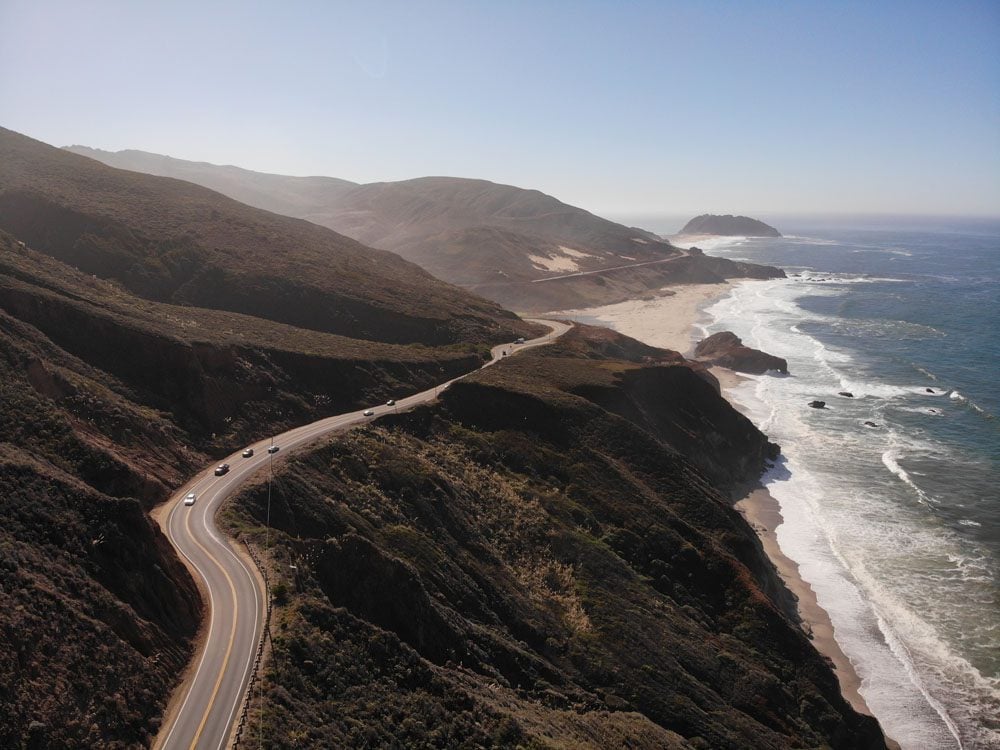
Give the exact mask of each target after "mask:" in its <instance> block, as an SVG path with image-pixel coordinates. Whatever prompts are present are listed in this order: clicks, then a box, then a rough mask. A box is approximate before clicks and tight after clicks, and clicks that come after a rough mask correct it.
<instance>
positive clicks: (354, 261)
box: [0, 129, 529, 344]
mask: <svg viewBox="0 0 1000 750" xmlns="http://www.w3.org/2000/svg"><path fill="white" fill-rule="evenodd" d="M0 229H4V230H6V231H8V232H9V233H10V234H12V235H14V236H15V237H17V238H18V239H20V240H23V241H24V242H26V243H28V244H29V245H30V246H31V247H32V248H33V249H35V250H38V251H40V252H43V253H46V254H48V255H51V256H52V257H54V258H57V259H58V260H61V261H63V262H65V263H68V264H70V265H72V266H75V267H77V268H79V269H81V270H82V271H86V272H88V273H92V274H95V275H97V276H98V277H100V278H108V279H114V280H116V281H118V282H120V283H121V284H123V285H124V286H125V287H126V288H127V289H128V290H129V291H131V292H133V293H135V294H137V295H138V296H141V297H144V298H146V299H152V300H157V301H161V302H172V303H176V304H189V305H194V306H199V307H207V308H213V309H219V310H228V311H231V312H240V313H245V314H251V315H255V316H257V317H262V318H268V319H270V320H274V321H277V322H282V323H287V324H290V325H295V326H298V327H301V328H309V329H312V330H317V331H324V332H328V333H336V334H340V335H344V336H350V337H353V338H361V339H369V340H375V341H387V342H393V343H412V342H420V343H426V344H447V343H455V342H461V341H484V342H485V341H499V340H503V339H505V338H507V337H508V336H509V335H510V334H511V332H512V331H515V330H518V331H525V332H526V331H528V330H529V327H528V326H526V324H524V323H521V322H520V321H519V320H517V319H516V317H515V316H513V314H512V313H509V312H506V311H504V310H503V309H501V308H500V307H498V306H497V305H496V304H495V303H491V302H487V301H485V300H483V299H481V298H477V297H474V296H472V295H470V294H468V293H466V292H462V291H460V290H459V289H456V288H455V287H452V286H449V285H448V284H445V283H443V282H441V281H438V280H437V279H435V278H434V277H432V276H431V275H430V274H428V273H426V272H424V271H423V270H421V269H420V268H418V267H417V266H414V265H413V264H410V263H407V262H405V261H403V260H401V259H400V258H399V257H398V256H396V255H394V254H392V253H387V252H380V251H376V250H373V249H371V248H367V247H364V246H363V245H360V244H359V243H357V242H355V241H354V240H351V239H348V238H347V237H344V236H342V235H338V234H336V233H335V232H332V231H330V230H328V229H324V228H322V227H319V226H316V225H315V224H311V223H309V222H305V221H300V220H296V219H291V218H288V217H286V216H278V215H276V214H271V213H268V212H266V211H261V210H259V209H255V208H251V207H249V206H246V205H244V204H241V203H237V202H235V201H233V200H231V199H229V198H226V197H224V196H222V195H220V194H218V193H215V192H212V191H210V190H207V189H205V188H202V187H199V186H196V185H193V184H191V183H186V182H181V181H178V180H172V179H167V178H161V177H151V176H149V175H141V174H138V173H135V172H128V171H125V170H118V169H113V168H110V167H107V166H105V165H102V164H100V163H98V162H95V161H94V160H93V159H87V158H85V157H81V156H77V155H75V154H71V153H68V152H66V151H63V150H61V149H56V148H53V147H51V146H47V145H46V144H44V143H40V142H38V141H35V140H32V139H30V138H27V137H25V136H22V135H19V134H17V133H14V132H12V131H10V130H3V129H0Z"/></svg>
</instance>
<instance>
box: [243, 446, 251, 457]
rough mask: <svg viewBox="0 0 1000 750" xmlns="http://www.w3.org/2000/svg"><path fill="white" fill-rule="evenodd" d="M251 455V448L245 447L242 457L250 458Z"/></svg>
mask: <svg viewBox="0 0 1000 750" xmlns="http://www.w3.org/2000/svg"><path fill="white" fill-rule="evenodd" d="M252 456H253V448H247V449H246V450H245V451H243V458H251V457H252Z"/></svg>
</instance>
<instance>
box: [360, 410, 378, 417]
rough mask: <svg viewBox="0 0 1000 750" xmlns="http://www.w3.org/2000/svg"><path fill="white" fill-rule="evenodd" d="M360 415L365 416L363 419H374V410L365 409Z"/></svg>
mask: <svg viewBox="0 0 1000 750" xmlns="http://www.w3.org/2000/svg"><path fill="white" fill-rule="evenodd" d="M361 414H362V416H365V417H374V416H375V410H374V409H365V410H364V411H363V412H361Z"/></svg>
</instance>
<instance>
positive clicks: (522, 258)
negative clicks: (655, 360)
mask: <svg viewBox="0 0 1000 750" xmlns="http://www.w3.org/2000/svg"><path fill="white" fill-rule="evenodd" d="M68 150H70V151H73V152H74V153H77V154H80V155H83V156H88V157H90V158H93V159H96V160H98V161H101V162H104V163H105V164H108V165H111V166H114V167H118V168H121V169H128V170H133V171H139V172H146V173H150V174H156V175H163V176H169V177H175V178H177V179H182V180H188V181H191V182H195V183H197V184H200V185H203V186H205V187H209V188H211V189H213V190H218V191H219V192H222V193H224V194H225V195H228V196H229V197H231V198H234V199H236V200H239V201H243V202H245V203H247V204H249V205H253V206H257V207H259V208H264V209H267V210H269V211H274V212H276V213H283V214H286V215H288V216H294V217H296V218H301V219H305V220H307V221H311V222H314V223H316V224H320V225H322V226H325V227H329V228H331V229H333V230H335V231H337V232H340V233H343V234H345V235H347V236H349V237H353V238H354V239H356V240H358V241H359V242H362V243H364V244H366V245H371V246H373V247H378V248H380V249H383V250H389V251H392V252H394V253H397V254H399V255H401V256H402V257H403V258H405V259H407V260H410V261H412V262H414V263H416V264H417V265H419V266H421V267H422V268H424V269H425V270H427V271H429V272H430V273H432V274H433V275H435V276H437V277H438V278H440V279H443V280H445V281H448V282H450V283H452V284H458V285H461V286H463V287H465V288H466V289H468V290H470V291H473V292H475V293H477V294H479V295H482V296H484V297H486V298H488V299H492V300H495V301H498V302H500V303H501V304H503V305H505V306H507V307H510V308H513V309H518V310H533V311H540V310H553V309H566V308H568V307H583V306H588V305H593V304H604V303H608V302H615V301H621V300H623V299H628V298H631V297H636V296H640V295H643V294H647V293H649V292H650V291H653V290H657V289H660V288H661V287H663V286H664V285H666V284H669V283H685V282H690V281H701V282H713V281H721V280H722V279H723V278H724V277H725V274H726V273H730V274H732V275H734V276H742V275H746V274H744V272H743V271H744V270H745V269H738V268H736V267H735V266H727V267H726V271H725V272H724V273H723V274H722V275H720V273H719V272H720V266H719V264H717V263H715V262H714V261H713V262H709V261H708V260H707V259H702V258H700V257H699V258H692V257H690V256H688V255H687V254H685V253H684V252H683V251H681V250H679V249H677V248H675V247H673V246H672V245H671V244H670V243H669V242H668V241H666V240H664V239H663V238H661V237H659V236H657V235H655V234H653V233H652V232H648V231H646V230H643V229H637V228H635V227H627V226H625V225H623V224H618V223H615V222H613V221H609V220H607V219H603V218H601V217H600V216H596V215H594V214H592V213H590V212H589V211H585V210H583V209H581V208H577V207H575V206H571V205H568V204H566V203H563V202H562V201H560V200H558V199H556V198H554V197H552V196H550V195H546V194H545V193H542V192H540V191H538V190H527V189H523V188H518V187H514V186H511V185H500V184H497V183H493V182H489V181H487V180H477V179H467V178H458V177H420V178H417V179H412V180H403V181H400V182H378V183H371V184H366V185H361V184H357V183H353V182H350V181H347V180H341V179H336V178H332V177H288V176H282V175H273V174H262V173H259V172H252V171H249V170H246V169H241V168H239V167H232V166H217V165H213V164H206V163H204V162H191V161H184V160H181V159H174V158H171V157H168V156H161V155H158V154H151V153H147V152H144V151H118V152H108V151H101V150H97V149H91V148H87V147H85V146H71V147H69V149H68ZM667 261H683V263H678V264H674V263H673V262H667ZM762 268H763V267H758V269H757V270H754V271H753V272H752V273H751V274H749V275H765V276H766V275H776V274H777V273H780V272H778V271H777V270H776V269H769V270H766V271H761V270H760V269H762Z"/></svg>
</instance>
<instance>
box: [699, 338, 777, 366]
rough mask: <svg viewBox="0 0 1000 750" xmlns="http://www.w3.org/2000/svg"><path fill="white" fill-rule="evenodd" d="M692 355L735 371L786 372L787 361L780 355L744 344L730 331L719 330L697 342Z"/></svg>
mask: <svg viewBox="0 0 1000 750" xmlns="http://www.w3.org/2000/svg"><path fill="white" fill-rule="evenodd" d="M694 355H695V357H697V358H698V359H699V360H700V361H702V362H706V363H710V364H713V365H720V366H721V367H726V368H728V369H730V370H735V371H736V372H746V373H749V374H751V375H763V374H764V373H766V372H771V371H776V372H780V373H782V374H784V375H787V374H788V362H787V361H785V359H783V358H782V357H775V356H774V355H773V354H768V353H767V352H762V351H760V350H759V349H752V348H750V347H749V346H745V345H744V344H743V341H742V340H741V339H740V337H739V336H737V335H736V334H735V333H733V332H732V331H720V332H719V333H714V334H712V335H711V336H709V337H708V338H707V339H703V340H702V341H699V342H698V345H697V346H696V347H695V348H694Z"/></svg>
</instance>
